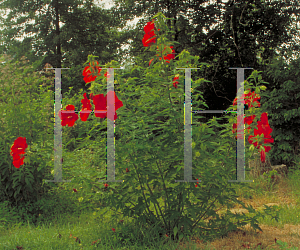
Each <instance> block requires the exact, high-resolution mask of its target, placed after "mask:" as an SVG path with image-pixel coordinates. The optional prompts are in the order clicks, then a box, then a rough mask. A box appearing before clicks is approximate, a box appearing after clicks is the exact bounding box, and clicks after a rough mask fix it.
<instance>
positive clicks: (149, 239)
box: [0, 149, 300, 250]
mask: <svg viewBox="0 0 300 250" xmlns="http://www.w3.org/2000/svg"><path fill="white" fill-rule="evenodd" d="M88 150H89V149H85V150H81V151H76V154H75V151H73V152H69V153H66V154H65V157H66V160H65V161H64V162H68V159H72V161H73V162H80V165H79V166H77V167H79V168H82V169H84V167H83V166H87V165H88V164H91V163H93V162H94V160H95V159H92V158H91V157H83V155H86V154H87V151H88ZM94 155H96V154H94ZM63 176H64V178H65V179H68V178H67V177H66V176H67V173H63ZM246 176H247V175H246ZM299 176H300V171H296V172H294V173H290V174H289V175H288V176H287V178H285V179H282V180H281V181H280V182H279V183H278V184H276V185H275V186H274V188H273V190H270V191H266V190H267V189H266V185H267V184H266V180H265V179H263V178H258V179H256V180H255V182H254V183H250V184H249V185H251V186H252V187H253V190H250V191H247V192H246V191H245V190H244V189H243V188H242V187H240V186H238V185H236V188H237V193H238V194H239V195H240V199H241V200H243V201H244V202H245V204H251V205H252V206H253V207H254V208H255V209H256V208H261V207H263V204H271V205H274V204H275V205H278V207H279V208H280V217H279V221H278V222H276V221H275V220H272V221H271V220H270V218H269V217H268V216H267V217H265V218H264V219H259V225H260V226H261V225H263V226H261V227H262V229H263V232H262V233H258V232H253V231H252V230H250V229H249V227H247V226H246V227H244V228H242V229H240V230H239V231H237V232H231V233H229V234H228V236H226V237H223V238H222V239H215V240H214V241H212V242H208V243H203V241H201V240H199V236H197V235H194V236H192V237H190V239H189V241H186V240H184V241H182V242H180V243H174V242H171V241H169V242H168V240H169V239H168V237H163V238H160V237H159V236H158V235H157V234H156V233H155V231H151V229H150V228H146V227H145V226H142V225H134V224H133V223H132V221H131V220H127V219H126V218H123V217H122V216H121V215H120V217H119V219H118V220H117V221H111V219H110V215H111V213H112V212H110V213H108V214H107V216H103V217H101V216H99V215H98V213H97V211H99V210H100V209H104V207H103V206H102V205H101V202H100V201H99V200H96V199H95V200H89V199H88V198H86V199H84V200H83V201H82V202H78V196H79V195H78V193H80V192H81V191H82V192H83V189H84V188H85V187H83V188H82V189H80V188H78V192H77V193H74V192H72V185H71V184H70V183H68V184H67V183H66V184H64V188H62V187H63V186H62V185H61V186H60V188H57V189H56V190H55V191H54V193H52V194H47V195H46V196H44V199H45V203H47V205H45V206H48V210H47V211H48V212H45V211H43V212H41V215H40V216H39V218H38V221H37V222H36V223H35V224H33V223H31V222H29V220H27V221H26V219H23V220H22V219H21V217H20V214H18V212H17V211H16V210H13V211H12V210H11V209H10V208H9V207H6V205H5V204H6V203H3V204H1V206H0V214H1V220H0V225H2V227H1V229H0V250H2V249H26V250H27V249H63V250H65V249H156V250H157V249H166V250H175V249H177V250H179V249H204V250H205V249H217V250H219V249H298V247H299V246H300V236H299V232H300V217H299V214H300V208H299V198H298V197H299V193H300V184H299V181H298V180H299ZM64 178H63V179H64ZM250 178H251V177H249V176H247V178H246V179H250ZM252 179H253V178H252ZM81 195H82V194H81ZM83 196H84V195H83ZM239 209H240V208H239V207H236V208H235V211H237V212H238V210H239ZM220 213H222V210H221V211H220ZM121 220H123V223H121ZM112 228H114V229H115V232H113V230H112ZM139 229H141V232H142V235H141V233H140V230H139ZM276 237H277V238H276ZM275 238H276V240H277V243H275ZM280 241H281V242H286V244H287V246H286V247H282V248H281V246H280V244H281V243H280ZM92 243H93V244H92ZM259 243H260V244H261V245H259ZM243 245H244V246H245V247H244V246H243ZM17 247H22V248H17ZM260 247H262V248H260ZM288 247H296V248H288Z"/></svg>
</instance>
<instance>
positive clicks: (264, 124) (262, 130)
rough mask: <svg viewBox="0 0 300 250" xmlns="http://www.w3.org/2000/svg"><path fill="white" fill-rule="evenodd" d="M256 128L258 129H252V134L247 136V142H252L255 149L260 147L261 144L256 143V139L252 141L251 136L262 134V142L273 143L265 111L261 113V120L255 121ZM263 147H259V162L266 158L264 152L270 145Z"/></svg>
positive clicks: (269, 148)
mask: <svg viewBox="0 0 300 250" xmlns="http://www.w3.org/2000/svg"><path fill="white" fill-rule="evenodd" d="M257 123H258V125H257V128H258V129H254V136H253V135H250V136H249V138H248V141H249V143H252V144H253V145H254V146H255V147H257V149H259V148H261V146H262V144H260V143H258V142H257V141H255V142H253V139H252V138H253V137H256V136H260V135H262V134H263V135H264V139H263V143H264V144H267V143H273V142H274V139H273V138H271V135H270V133H272V131H273V130H272V129H271V128H270V125H269V123H268V116H267V113H262V114H261V121H258V122H257ZM263 147H264V149H262V148H261V151H260V154H261V157H260V159H261V162H265V159H266V154H265V153H268V152H269V151H270V150H271V147H270V146H263Z"/></svg>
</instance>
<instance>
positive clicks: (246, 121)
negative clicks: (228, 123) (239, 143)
mask: <svg viewBox="0 0 300 250" xmlns="http://www.w3.org/2000/svg"><path fill="white" fill-rule="evenodd" d="M254 118H255V115H251V116H247V117H245V118H244V123H245V124H248V125H250V124H251V123H252V122H253V120H254ZM241 120H242V119H241V116H238V124H239V123H240V122H241ZM232 129H233V130H232V133H236V132H237V124H236V123H234V124H233V125H232ZM247 130H248V133H249V132H250V128H247ZM242 132H243V130H242ZM235 138H236V139H237V136H236V137H235Z"/></svg>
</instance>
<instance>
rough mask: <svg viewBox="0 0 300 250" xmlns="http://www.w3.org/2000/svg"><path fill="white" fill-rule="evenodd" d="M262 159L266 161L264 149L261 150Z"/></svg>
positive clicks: (263, 161)
mask: <svg viewBox="0 0 300 250" xmlns="http://www.w3.org/2000/svg"><path fill="white" fill-rule="evenodd" d="M260 160H261V162H262V163H265V161H266V153H265V151H264V150H263V149H262V150H261V151H260Z"/></svg>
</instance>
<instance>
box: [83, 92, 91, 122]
mask: <svg viewBox="0 0 300 250" xmlns="http://www.w3.org/2000/svg"><path fill="white" fill-rule="evenodd" d="M83 97H84V99H82V100H81V103H82V109H81V112H80V119H81V121H83V122H85V121H86V120H87V118H88V117H89V115H90V113H91V112H92V109H91V108H92V105H91V101H90V100H89V99H87V97H86V93H84V94H83Z"/></svg>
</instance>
